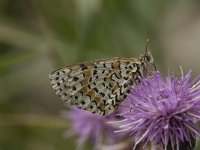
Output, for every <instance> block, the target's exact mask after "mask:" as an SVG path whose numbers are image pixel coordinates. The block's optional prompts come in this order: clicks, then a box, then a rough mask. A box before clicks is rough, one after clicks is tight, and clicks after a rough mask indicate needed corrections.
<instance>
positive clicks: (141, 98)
mask: <svg viewBox="0 0 200 150" xmlns="http://www.w3.org/2000/svg"><path fill="white" fill-rule="evenodd" d="M181 73H182V76H181V78H180V80H179V79H178V78H177V77H174V76H171V75H170V73H168V76H167V77H166V79H163V77H162V76H161V74H160V73H159V72H154V73H153V76H152V77H148V78H147V79H142V80H141V84H140V85H139V86H137V87H133V88H132V90H131V92H130V94H129V95H128V96H127V98H126V99H125V100H124V103H123V105H124V108H123V110H122V112H121V113H120V116H122V117H124V118H125V119H123V120H121V121H120V129H119V130H118V131H116V132H124V131H126V132H127V131H128V132H130V134H131V135H133V136H134V139H135V145H134V148H133V149H136V146H137V145H138V144H139V143H142V142H143V143H144V147H145V146H146V145H147V144H149V143H153V145H154V147H155V148H156V147H158V146H162V147H163V148H164V149H165V150H167V149H172V150H175V149H176V150H179V149H181V144H182V143H187V145H189V147H190V148H191V147H193V146H194V140H196V137H197V136H200V131H199V130H198V128H197V127H196V126H195V123H197V122H199V121H200V77H197V78H195V79H194V80H192V81H191V80H190V77H191V71H189V73H188V74H187V75H185V76H184V74H183V71H182V69H181ZM118 123H119V122H118ZM184 149H186V148H184Z"/></svg>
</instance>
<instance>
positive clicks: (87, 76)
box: [84, 70, 92, 78]
mask: <svg viewBox="0 0 200 150" xmlns="http://www.w3.org/2000/svg"><path fill="white" fill-rule="evenodd" d="M91 76H92V71H91V70H85V71H84V77H85V78H89V77H91Z"/></svg>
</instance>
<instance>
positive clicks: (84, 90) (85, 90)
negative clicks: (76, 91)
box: [80, 86, 88, 95]
mask: <svg viewBox="0 0 200 150" xmlns="http://www.w3.org/2000/svg"><path fill="white" fill-rule="evenodd" d="M80 91H81V92H82V93H83V95H84V94H86V93H87V92H88V88H87V87H86V86H84V87H83V88H82V89H81V90H80Z"/></svg>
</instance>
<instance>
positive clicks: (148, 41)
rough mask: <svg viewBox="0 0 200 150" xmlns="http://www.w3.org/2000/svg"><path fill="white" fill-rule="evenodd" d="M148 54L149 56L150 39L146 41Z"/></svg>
mask: <svg viewBox="0 0 200 150" xmlns="http://www.w3.org/2000/svg"><path fill="white" fill-rule="evenodd" d="M146 42H147V43H146V50H145V51H146V54H148V51H149V43H150V39H149V38H147V40H146Z"/></svg>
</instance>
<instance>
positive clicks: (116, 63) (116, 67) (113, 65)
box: [112, 62, 120, 70]
mask: <svg viewBox="0 0 200 150" xmlns="http://www.w3.org/2000/svg"><path fill="white" fill-rule="evenodd" d="M119 65H120V64H119V62H114V63H112V67H113V68H114V69H115V70H117V69H119Z"/></svg>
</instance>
